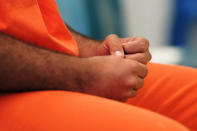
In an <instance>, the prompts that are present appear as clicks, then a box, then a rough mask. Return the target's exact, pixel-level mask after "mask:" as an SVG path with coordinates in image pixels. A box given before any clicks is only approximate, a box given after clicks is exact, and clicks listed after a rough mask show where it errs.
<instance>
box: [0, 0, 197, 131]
mask: <svg viewBox="0 0 197 131" xmlns="http://www.w3.org/2000/svg"><path fill="white" fill-rule="evenodd" d="M0 30H1V31H2V32H4V33H6V34H9V35H12V36H14V37H16V38H18V39H22V40H24V41H27V42H32V43H34V44H37V45H38V46H44V47H46V48H49V49H51V50H58V51H60V52H64V53H67V54H72V55H76V56H77V55H78V47H77V44H76V42H75V40H74V39H73V38H72V36H71V34H70V33H69V31H68V29H67V28H66V26H65V25H64V22H63V21H62V19H61V17H60V15H59V13H58V9H57V5H56V3H55V1H54V0H0ZM148 68H149V72H150V73H149V75H148V77H147V78H146V79H145V85H144V88H143V89H141V90H140V91H139V94H138V96H137V97H136V98H133V99H129V100H128V102H127V103H120V102H117V101H113V100H108V99H105V98H100V97H96V96H91V95H86V94H80V93H74V92H68V91H38V92H26V93H10V94H0V131H65V130H66V131H80V130H82V131H187V130H194V131H195V130H197V95H196V94H197V80H196V79H197V70H196V69H192V68H187V67H181V66H170V65H160V64H153V63H150V64H149V65H148Z"/></svg>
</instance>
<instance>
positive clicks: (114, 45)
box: [105, 34, 124, 58]
mask: <svg viewBox="0 0 197 131" xmlns="http://www.w3.org/2000/svg"><path fill="white" fill-rule="evenodd" d="M105 44H106V46H107V47H108V48H109V51H110V54H111V55H115V56H120V57H123V58H124V49H123V46H122V44H121V40H120V38H119V37H118V36H117V35H114V34H112V35H109V36H107V37H106V39H105Z"/></svg>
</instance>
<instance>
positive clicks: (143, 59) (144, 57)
mask: <svg viewBox="0 0 197 131" xmlns="http://www.w3.org/2000/svg"><path fill="white" fill-rule="evenodd" d="M125 58H126V59H131V60H136V61H138V62H140V63H142V64H145V65H146V64H147V63H148V62H149V61H150V60H151V58H152V55H151V54H150V52H149V51H147V52H145V53H136V54H131V55H125Z"/></svg>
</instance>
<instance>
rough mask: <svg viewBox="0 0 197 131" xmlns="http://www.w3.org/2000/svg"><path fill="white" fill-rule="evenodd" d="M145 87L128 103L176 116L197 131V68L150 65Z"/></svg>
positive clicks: (174, 117) (175, 117)
mask: <svg viewBox="0 0 197 131" xmlns="http://www.w3.org/2000/svg"><path fill="white" fill-rule="evenodd" d="M148 68H149V75H148V77H147V78H146V79H145V85H144V87H143V88H142V89H141V90H140V91H139V94H138V96H137V97H136V98H134V99H129V101H128V102H127V103H129V104H132V105H135V106H138V107H142V108H145V109H148V110H151V111H154V112H157V113H160V114H163V115H165V116H168V117H170V118H173V119H175V120H177V121H179V122H181V123H183V124H184V125H186V126H187V127H189V128H190V129H194V130H197V126H196V125H197V117H196V116H197V95H196V94H197V70H196V69H193V68H188V67H182V66H170V65H162V64H153V63H151V64H149V65H148Z"/></svg>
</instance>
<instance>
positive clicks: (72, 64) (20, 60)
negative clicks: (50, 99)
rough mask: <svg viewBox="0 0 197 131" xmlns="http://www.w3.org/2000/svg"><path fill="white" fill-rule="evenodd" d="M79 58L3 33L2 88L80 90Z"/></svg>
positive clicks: (0, 45)
mask: <svg viewBox="0 0 197 131" xmlns="http://www.w3.org/2000/svg"><path fill="white" fill-rule="evenodd" d="M80 62H81V59H80V58H76V57H71V56H67V55H64V54H60V53H56V52H52V51H49V50H46V49H41V48H37V47H34V46H31V45H30V44H26V43H24V42H21V41H19V40H16V39H14V38H12V37H9V36H7V35H4V34H2V33H0V91H1V92H2V91H29V90H56V89H57V90H72V91H79V90H81V89H80V82H79V81H80V79H79V74H80V72H79V71H78V70H77V69H78V68H79V67H77V66H78V65H80V67H81V68H82V66H83V65H82V64H81V63H80ZM76 72H77V73H76ZM77 81H78V82H77ZM73 83H75V85H74V84H73ZM76 83H77V84H78V85H76Z"/></svg>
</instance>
